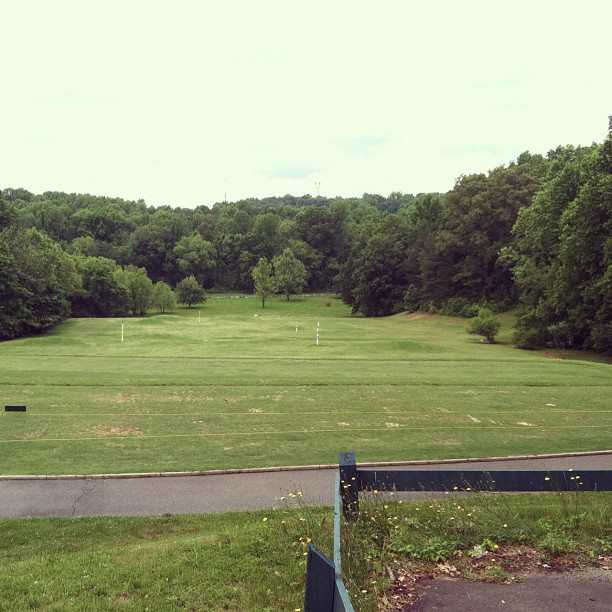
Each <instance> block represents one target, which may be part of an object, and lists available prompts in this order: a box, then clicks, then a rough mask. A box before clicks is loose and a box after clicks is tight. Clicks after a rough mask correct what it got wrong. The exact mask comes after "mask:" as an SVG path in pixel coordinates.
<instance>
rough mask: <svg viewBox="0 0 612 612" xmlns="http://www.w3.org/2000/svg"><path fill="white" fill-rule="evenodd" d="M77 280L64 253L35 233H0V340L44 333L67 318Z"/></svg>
mask: <svg viewBox="0 0 612 612" xmlns="http://www.w3.org/2000/svg"><path fill="white" fill-rule="evenodd" d="M79 285H80V277H79V274H78V272H77V270H76V267H75V264H74V261H73V259H72V257H70V255H68V254H67V253H65V252H64V251H63V250H62V248H61V247H60V246H59V245H58V244H57V243H56V242H54V241H53V240H51V239H50V238H49V237H48V236H46V235H44V234H43V233H41V232H39V231H38V230H35V229H27V230H23V229H19V228H16V227H10V228H8V229H5V230H3V231H1V232H0V339H8V338H17V337H19V336H24V335H30V334H38V333H41V332H44V331H47V330H48V329H50V328H51V327H53V326H54V325H56V324H57V323H59V322H60V321H62V320H64V319H65V318H67V317H68V316H69V315H70V296H71V295H72V294H73V293H74V292H75V291H76V290H77V289H78V287H79Z"/></svg>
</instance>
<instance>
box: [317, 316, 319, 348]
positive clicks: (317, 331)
mask: <svg viewBox="0 0 612 612" xmlns="http://www.w3.org/2000/svg"><path fill="white" fill-rule="evenodd" d="M317 346H319V322H318V321H317Z"/></svg>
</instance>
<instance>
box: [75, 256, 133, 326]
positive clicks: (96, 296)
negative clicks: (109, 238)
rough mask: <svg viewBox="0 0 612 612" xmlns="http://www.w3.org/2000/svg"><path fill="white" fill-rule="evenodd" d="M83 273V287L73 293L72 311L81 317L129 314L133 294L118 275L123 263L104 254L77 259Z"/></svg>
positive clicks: (79, 268)
mask: <svg viewBox="0 0 612 612" xmlns="http://www.w3.org/2000/svg"><path fill="white" fill-rule="evenodd" d="M74 260H75V262H76V265H77V269H78V271H79V273H80V274H81V279H82V282H81V287H80V288H79V289H78V290H77V291H75V293H74V294H73V295H72V312H73V314H74V315H77V316H90V317H91V316H93V317H108V316H115V315H121V314H126V313H127V312H128V311H129V309H130V294H129V290H128V287H127V285H126V284H124V283H123V282H122V281H121V278H120V277H118V276H117V272H118V271H119V270H120V268H119V266H118V265H117V264H116V263H115V262H114V261H112V260H111V259H106V258H104V257H84V256H77V257H75V258H74Z"/></svg>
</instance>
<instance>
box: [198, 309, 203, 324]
mask: <svg viewBox="0 0 612 612" xmlns="http://www.w3.org/2000/svg"><path fill="white" fill-rule="evenodd" d="M201 320H202V319H201V318H200V311H199V310H198V323H199V322H200V321H201Z"/></svg>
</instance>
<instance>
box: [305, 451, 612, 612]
mask: <svg viewBox="0 0 612 612" xmlns="http://www.w3.org/2000/svg"><path fill="white" fill-rule="evenodd" d="M367 490H370V491H371V490H380V491H423V492H432V491H463V492H466V491H467V492H469V491H480V492H482V491H487V492H501V491H503V492H516V493H518V492H538V491H540V492H542V491H544V492H545V491H549V492H559V491H591V492H592V491H612V470H571V469H568V470H492V471H483V470H466V469H449V470H410V469H407V470H380V469H372V468H369V469H358V468H357V463H356V460H355V453H353V452H343V453H340V461H339V470H338V475H337V477H336V487H335V496H334V555H333V556H334V558H333V561H330V560H329V559H327V557H325V555H323V554H321V553H320V552H319V551H318V550H317V549H316V548H314V547H313V546H310V547H309V549H308V562H307V567H306V595H305V599H304V610H305V612H354V608H353V605H352V604H351V600H350V597H349V595H348V592H347V590H346V587H345V585H344V582H343V580H342V559H341V556H342V555H341V533H342V532H341V529H342V524H341V521H342V516H344V519H345V520H347V521H351V520H354V519H355V518H357V516H358V515H359V491H367Z"/></svg>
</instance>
